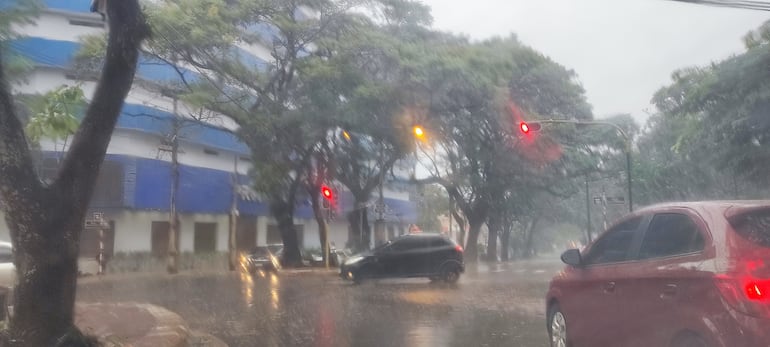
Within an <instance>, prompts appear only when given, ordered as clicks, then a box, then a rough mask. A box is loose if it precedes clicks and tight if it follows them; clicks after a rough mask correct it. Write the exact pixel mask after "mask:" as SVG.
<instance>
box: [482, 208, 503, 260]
mask: <svg viewBox="0 0 770 347" xmlns="http://www.w3.org/2000/svg"><path fill="white" fill-rule="evenodd" d="M487 228H488V229H489V230H488V234H489V238H488V239H487V258H486V259H485V260H486V261H489V262H496V261H497V235H498V231H499V228H500V221H499V219H498V218H497V217H496V216H494V214H493V215H492V216H490V217H489V222H488V223H487Z"/></svg>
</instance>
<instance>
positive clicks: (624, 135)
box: [522, 119, 631, 145]
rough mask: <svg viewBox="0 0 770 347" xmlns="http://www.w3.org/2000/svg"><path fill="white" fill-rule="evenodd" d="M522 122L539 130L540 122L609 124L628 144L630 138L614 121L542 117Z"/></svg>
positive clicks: (532, 128)
mask: <svg viewBox="0 0 770 347" xmlns="http://www.w3.org/2000/svg"><path fill="white" fill-rule="evenodd" d="M522 124H526V125H527V126H528V131H539V130H540V128H541V127H540V125H541V124H576V125H606V126H611V127H613V128H615V130H617V131H618V133H620V136H622V137H623V140H624V141H625V142H626V144H627V145H628V144H630V141H631V138H630V137H628V134H626V132H625V130H623V128H621V127H620V126H619V125H617V124H615V123H610V122H599V121H583V120H573V119H542V120H536V121H531V122H526V123H524V122H522Z"/></svg>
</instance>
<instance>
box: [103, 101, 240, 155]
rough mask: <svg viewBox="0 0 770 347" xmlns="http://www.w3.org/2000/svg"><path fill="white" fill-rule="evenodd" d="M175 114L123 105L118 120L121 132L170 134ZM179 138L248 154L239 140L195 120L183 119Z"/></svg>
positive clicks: (146, 107)
mask: <svg viewBox="0 0 770 347" xmlns="http://www.w3.org/2000/svg"><path fill="white" fill-rule="evenodd" d="M173 119H174V115H172V114H171V113H169V112H165V111H161V110H158V109H155V108H152V107H150V106H145V105H137V104H125V105H124V106H123V113H122V114H121V116H120V118H119V119H118V125H117V127H118V128H120V129H131V130H138V131H141V132H146V133H151V134H156V135H167V134H169V133H171V130H172V128H171V126H172V124H173V123H172V121H173ZM180 135H181V137H182V139H184V140H185V141H188V142H193V143H199V144H203V145H205V146H207V147H211V148H214V149H220V150H225V151H231V152H236V153H239V154H243V155H248V154H250V153H251V152H250V150H249V148H248V147H247V146H246V145H245V144H243V143H242V142H240V141H239V140H238V137H237V136H236V135H235V134H233V133H231V132H230V131H228V130H226V129H222V128H218V127H215V126H212V125H209V124H206V123H203V122H198V121H195V120H185V124H184V125H183V127H182V129H181V131H180Z"/></svg>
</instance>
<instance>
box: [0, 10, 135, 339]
mask: <svg viewBox="0 0 770 347" xmlns="http://www.w3.org/2000/svg"><path fill="white" fill-rule="evenodd" d="M107 12H108V13H109V17H110V18H111V19H112V20H110V21H109V39H108V44H107V53H106V55H105V57H106V58H105V61H104V64H103V68H102V73H101V77H100V79H99V83H98V84H97V86H96V90H95V92H94V95H93V98H92V101H91V104H90V105H89V107H88V109H87V110H86V113H85V116H84V117H83V120H82V122H81V124H80V127H79V128H78V131H77V133H76V134H75V137H74V138H73V141H72V144H71V146H70V148H69V151H68V152H67V156H66V157H65V159H64V161H63V164H62V166H61V168H60V170H59V172H58V174H57V177H56V179H55V180H54V181H53V183H51V184H50V185H47V186H44V185H42V184H41V182H40V180H39V179H38V177H37V176H36V175H35V172H34V169H33V166H32V157H31V156H30V154H29V147H28V143H27V141H26V138H25V137H24V129H23V127H22V125H21V123H20V122H19V120H18V118H17V117H16V114H15V112H14V102H13V98H12V96H11V94H10V90H9V87H8V84H7V83H6V81H5V76H4V74H3V70H4V66H2V64H0V196H1V199H2V202H3V204H4V210H5V218H6V223H7V225H8V228H9V229H10V236H11V241H12V242H13V246H14V264H15V266H16V269H17V273H18V275H17V279H18V283H17V284H16V287H15V289H14V292H15V295H14V298H13V303H14V315H13V316H12V317H11V320H10V329H9V331H8V339H7V340H6V341H0V344H2V345H4V346H7V345H10V346H87V345H89V344H90V343H89V342H88V341H86V339H85V338H83V336H82V334H80V332H79V331H78V330H77V328H76V327H75V326H74V324H73V311H74V306H75V292H76V288H77V268H78V265H77V258H78V252H79V240H80V233H81V231H82V228H83V220H84V218H85V214H86V211H87V208H88V205H89V202H90V199H91V195H92V193H93V191H94V186H95V182H96V179H97V177H98V174H99V169H100V167H101V163H102V162H103V161H104V157H105V155H106V152H107V146H108V145H109V142H110V137H111V136H112V131H113V130H114V128H115V124H117V120H118V117H119V116H120V111H121V108H122V105H123V102H124V100H125V98H126V95H128V92H129V90H130V87H131V84H132V82H133V79H134V72H135V71H136V63H137V60H138V56H139V48H140V47H141V43H142V40H143V39H144V38H145V37H147V35H148V34H149V27H148V26H147V24H146V22H145V20H144V17H143V15H142V12H141V10H140V7H139V4H138V2H137V1H136V0H123V1H112V2H110V3H109V6H108V7H107Z"/></svg>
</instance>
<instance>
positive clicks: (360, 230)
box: [348, 200, 371, 251]
mask: <svg viewBox="0 0 770 347" xmlns="http://www.w3.org/2000/svg"><path fill="white" fill-rule="evenodd" d="M363 206H366V202H365V201H364V202H361V201H358V200H356V203H355V207H356V208H355V209H354V210H352V211H350V212H349V213H348V223H349V224H350V229H349V230H350V232H349V233H348V247H350V248H352V249H354V250H356V251H363V250H367V249H369V244H370V243H371V228H370V227H369V214H368V210H367V208H366V207H363Z"/></svg>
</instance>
